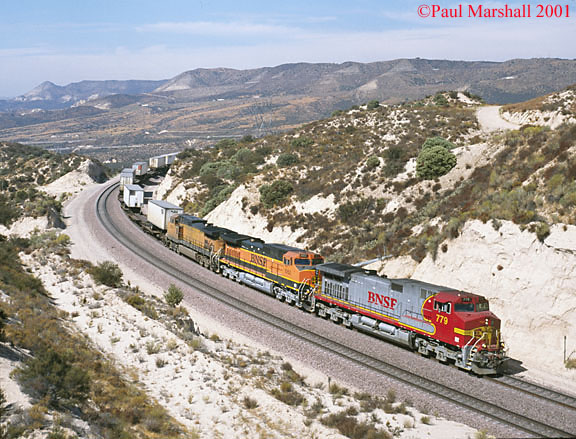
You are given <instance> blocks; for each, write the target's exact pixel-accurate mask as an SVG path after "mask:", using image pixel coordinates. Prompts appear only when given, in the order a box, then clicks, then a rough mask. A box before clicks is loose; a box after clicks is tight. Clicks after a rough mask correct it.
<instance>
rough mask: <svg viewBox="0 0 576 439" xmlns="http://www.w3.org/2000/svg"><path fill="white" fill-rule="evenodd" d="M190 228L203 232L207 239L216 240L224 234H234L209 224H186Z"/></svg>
mask: <svg viewBox="0 0 576 439" xmlns="http://www.w3.org/2000/svg"><path fill="white" fill-rule="evenodd" d="M188 225H189V226H190V227H193V228H195V229H198V230H200V231H201V232H203V233H204V234H205V235H206V236H207V237H208V238H211V239H218V238H220V237H221V236H222V235H223V234H225V233H235V232H233V231H232V230H229V229H225V228H224V227H218V226H215V225H213V224H210V223H206V222H195V223H191V224H188Z"/></svg>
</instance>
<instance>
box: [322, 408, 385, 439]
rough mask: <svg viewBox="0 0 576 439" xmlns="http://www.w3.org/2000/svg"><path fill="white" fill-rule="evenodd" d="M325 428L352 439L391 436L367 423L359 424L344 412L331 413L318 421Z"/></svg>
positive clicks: (382, 438) (378, 438) (379, 438)
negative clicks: (332, 429) (336, 430)
mask: <svg viewBox="0 0 576 439" xmlns="http://www.w3.org/2000/svg"><path fill="white" fill-rule="evenodd" d="M320 422H322V424H324V425H326V426H327V427H331V428H336V429H338V431H339V432H340V433H341V434H343V435H344V436H346V437H349V438H352V439H363V438H371V439H390V438H391V437H392V435H391V434H390V433H388V432H387V431H384V430H379V429H377V428H375V427H374V426H373V425H369V424H368V423H365V422H363V423H360V422H358V420H357V419H356V418H354V417H352V416H348V415H347V414H346V412H345V411H343V412H340V413H332V414H330V415H328V416H324V417H322V418H321V419H320Z"/></svg>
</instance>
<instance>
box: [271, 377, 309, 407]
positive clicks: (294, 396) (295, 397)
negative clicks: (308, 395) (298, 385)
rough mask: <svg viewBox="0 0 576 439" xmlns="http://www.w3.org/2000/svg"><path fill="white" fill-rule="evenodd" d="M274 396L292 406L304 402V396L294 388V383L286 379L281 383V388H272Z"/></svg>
mask: <svg viewBox="0 0 576 439" xmlns="http://www.w3.org/2000/svg"><path fill="white" fill-rule="evenodd" d="M272 396H274V398H276V399H277V400H278V401H282V402H283V403H284V404H287V405H291V406H299V405H301V404H302V403H303V402H304V397H303V396H302V395H301V394H300V393H298V392H297V391H296V390H294V387H293V386H292V383H289V382H286V381H285V382H283V383H282V384H281V385H280V388H279V389H272Z"/></svg>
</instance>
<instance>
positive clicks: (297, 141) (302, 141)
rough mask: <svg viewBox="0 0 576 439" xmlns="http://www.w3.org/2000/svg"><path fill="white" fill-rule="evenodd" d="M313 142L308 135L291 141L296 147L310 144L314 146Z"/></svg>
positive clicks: (305, 146)
mask: <svg viewBox="0 0 576 439" xmlns="http://www.w3.org/2000/svg"><path fill="white" fill-rule="evenodd" d="M313 144H314V140H312V139H310V138H308V137H297V138H295V139H292V141H291V142H290V145H292V146H293V147H295V148H307V147H308V146H312V145H313Z"/></svg>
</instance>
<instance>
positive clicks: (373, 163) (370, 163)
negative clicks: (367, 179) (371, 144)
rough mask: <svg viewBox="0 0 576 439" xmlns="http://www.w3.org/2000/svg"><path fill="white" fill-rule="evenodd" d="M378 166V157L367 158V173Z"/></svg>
mask: <svg viewBox="0 0 576 439" xmlns="http://www.w3.org/2000/svg"><path fill="white" fill-rule="evenodd" d="M378 166H380V159H379V158H378V157H376V156H375V155H373V156H372V157H368V160H366V170H367V171H371V170H372V169H376V168H377V167H378Z"/></svg>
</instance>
